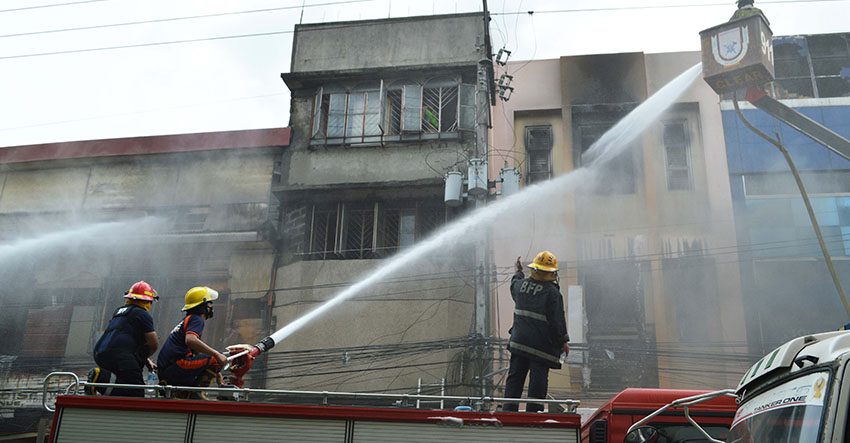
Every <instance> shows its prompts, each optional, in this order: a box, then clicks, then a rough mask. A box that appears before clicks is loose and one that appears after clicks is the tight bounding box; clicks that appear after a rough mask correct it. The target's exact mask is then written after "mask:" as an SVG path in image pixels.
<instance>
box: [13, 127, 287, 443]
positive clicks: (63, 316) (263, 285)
mask: <svg viewBox="0 0 850 443" xmlns="http://www.w3.org/2000/svg"><path fill="white" fill-rule="evenodd" d="M289 137H290V131H289V129H288V128H277V129H262V130H246V131H232V132H217V133H205V134H183V135H169V136H153V137H134V138H123V139H110V140H91V141H80V142H66V143H53V144H44V145H32V146H14V147H7V148H3V149H0V237H2V240H0V241H2V243H3V246H2V247H0V259H2V271H0V279H2V285H0V286H2V289H0V337H2V338H0V387H3V388H18V389H17V391H3V398H2V403H0V415H2V419H0V423H3V424H7V425H9V426H10V427H8V428H0V432H9V431H10V430H13V431H15V432H19V431H20V432H23V431H24V430H32V429H34V421H35V420H37V419H38V417H39V416H40V414H41V396H40V389H41V380H42V379H43V378H44V376H45V375H46V374H47V373H49V372H51V371H54V370H62V371H74V372H77V373H78V374H80V375H82V376H85V374H86V372H87V371H88V370H89V369H90V368H91V367H93V365H94V363H93V361H92V356H91V350H92V348H93V345H94V343H95V341H96V340H97V338H98V337H99V336H100V334H101V332H102V331H103V329H104V327H105V325H106V324H107V322H108V321H109V319H110V318H111V316H112V312H113V311H114V309H115V308H117V307H118V306H120V305H122V304H123V299H122V296H123V294H124V292H125V291H126V290H127V289H128V288H129V287H130V285H131V284H132V283H134V282H136V281H138V280H141V279H144V280H146V281H148V282H150V283H151V284H152V285H153V287H154V288H156V289H157V290H158V291H159V294H160V297H161V298H160V301H159V302H156V303H155V304H154V307H153V309H152V311H151V313H152V315H153V317H154V321H155V325H156V327H157V333H158V335H159V337H160V338H161V340H162V339H164V338H165V337H166V336H167V335H168V333H169V332H170V331H171V329H172V328H173V327H174V326H175V325H176V324H177V323H178V321H179V319H180V318H181V317H182V314H181V312H180V308H181V307H182V304H183V296H184V294H185V293H186V291H187V290H188V289H189V288H191V287H193V286H198V285H208V286H211V287H214V288H216V289H217V290H218V291H219V292H220V294H221V297H220V299H219V300H218V301H217V302H216V315H215V317H214V318H213V319H212V320H210V323H209V324H208V329H207V330H206V331H205V334H204V340H206V341H208V342H209V343H212V344H213V345H214V346H216V347H221V346H223V345H225V344H232V343H241V342H253V341H255V340H258V339H259V338H262V337H263V336H264V335H265V334H266V331H267V329H268V323H269V320H268V316H269V310H268V309H266V306H267V305H268V300H269V289H270V285H271V284H272V274H273V268H272V263H273V261H274V246H275V239H276V238H277V237H278V234H277V232H276V231H277V220H278V218H277V215H278V211H277V203H276V202H277V200H276V199H275V198H274V197H272V195H271V185H272V181H273V177H274V175H275V166H276V162H277V161H278V160H279V159H280V155H281V151H282V150H283V148H285V147H286V146H287V145H288V144H289ZM33 239H35V240H33ZM12 425H14V426H12Z"/></svg>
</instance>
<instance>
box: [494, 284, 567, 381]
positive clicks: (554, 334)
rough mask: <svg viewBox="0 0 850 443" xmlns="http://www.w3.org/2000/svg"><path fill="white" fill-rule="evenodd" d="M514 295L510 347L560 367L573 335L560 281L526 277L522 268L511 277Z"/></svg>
mask: <svg viewBox="0 0 850 443" xmlns="http://www.w3.org/2000/svg"><path fill="white" fill-rule="evenodd" d="M511 297H513V299H514V304H515V308H514V324H513V327H512V328H511V331H510V332H511V339H510V342H509V343H508V349H509V350H510V351H511V352H512V353H514V352H516V353H518V354H521V355H524V356H526V357H528V358H532V359H534V360H538V361H541V362H543V363H544V364H545V365H547V366H549V367H550V368H555V369H557V368H560V367H561V363H560V362H559V358H560V355H561V348H562V346H563V345H564V343H565V342H568V341H569V340H570V338H569V336H567V320H566V318H565V316H564V299H563V297H561V291H560V289H559V288H558V285H557V284H555V283H554V282H545V281H538V280H534V279H532V278H525V274H523V273H522V271H519V272H517V273H516V274H514V276H513V278H512V279H511Z"/></svg>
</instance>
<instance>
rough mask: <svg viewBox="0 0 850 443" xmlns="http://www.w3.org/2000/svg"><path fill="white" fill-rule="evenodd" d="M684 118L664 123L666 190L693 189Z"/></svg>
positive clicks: (687, 131)
mask: <svg viewBox="0 0 850 443" xmlns="http://www.w3.org/2000/svg"><path fill="white" fill-rule="evenodd" d="M688 133H689V130H688V122H687V121H686V120H677V121H669V122H665V123H664V135H663V137H662V141H663V143H664V158H665V166H666V169H667V190H669V191H688V190H690V189H693V182H692V180H691V159H690V156H691V154H690V137H689V134H688Z"/></svg>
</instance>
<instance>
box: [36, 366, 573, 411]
mask: <svg viewBox="0 0 850 443" xmlns="http://www.w3.org/2000/svg"><path fill="white" fill-rule="evenodd" d="M60 376H68V377H71V378H72V381H71V382H70V383H69V384H68V386H67V387H66V388H65V389H64V392H65V394H66V395H84V394H85V391H86V388H122V389H143V390H146V391H148V392H151V391H155V392H156V395H157V397H160V398H165V399H172V398H175V393H178V392H195V393H208V394H216V395H217V396H222V395H224V396H226V398H227V399H228V400H230V399H232V400H234V401H249V397H251V396H252V395H263V396H269V397H277V398H283V399H285V398H297V399H298V400H299V401H303V400H304V399H314V400H315V402H316V403H317V404H321V405H328V404H330V403H331V400H358V399H359V400H371V401H373V402H374V401H375V400H388V401H392V402H393V403H392V404H391V405H388V406H396V407H398V406H401V405H403V406H404V407H406V408H414V405H415V404H416V401H420V402H429V401H430V402H439V401H443V402H456V403H461V404H465V405H470V406H472V407H473V408H475V409H476V410H489V407H490V405H491V404H492V403H540V404H547V405H549V408H550V411H549V412H550V413H561V412H565V413H575V412H576V409H577V408H578V406H579V401H578V400H566V399H564V400H559V399H537V398H533V399H528V398H504V397H486V396H484V397H475V396H457V395H426V394H382V393H372V392H335V391H295V390H285V389H250V388H243V389H239V388H216V387H208V388H201V387H193V386H172V385H130V384H118V383H90V382H86V381H80V379H79V377H78V376H77V375H76V374H74V373H73V372H52V373H50V374H48V375H47V377H45V379H44V387H43V390H42V405H43V406H44V409H46V410H48V411H50V412H53V411H54V410H55V408H52V407H50V406H49V405H48V404H47V397H48V395H47V394H48V392H47V391H48V389H47V387H48V381H50V380H51V379H53V378H57V377H60ZM556 406H559V407H560V408H561V410H560V411H553V410H552V409H553V408H555V407H556Z"/></svg>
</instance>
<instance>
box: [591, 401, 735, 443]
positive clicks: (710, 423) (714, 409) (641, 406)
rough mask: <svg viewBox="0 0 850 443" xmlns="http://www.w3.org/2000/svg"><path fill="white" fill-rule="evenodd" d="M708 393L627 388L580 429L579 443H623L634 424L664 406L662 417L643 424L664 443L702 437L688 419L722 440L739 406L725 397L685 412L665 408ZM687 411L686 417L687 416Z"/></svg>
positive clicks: (700, 404) (691, 440) (692, 440)
mask: <svg viewBox="0 0 850 443" xmlns="http://www.w3.org/2000/svg"><path fill="white" fill-rule="evenodd" d="M707 394H710V392H709V391H692V390H683V389H646V388H628V389H625V390H623V391H622V392H619V393H618V394H616V395H615V396H614V397H613V398H611V399H610V400H608V401H607V402H606V403H605V404H603V405H602V406H600V407H599V409H597V410H596V412H594V413H593V415H591V416H590V417H589V419H588V420H587V421H586V422H585V423H584V424H583V425H582V427H581V442H582V443H622V442H623V441H624V439H625V437H626V434H627V432H628V430H629V427H631V426H632V425H633V424H634V423H635V422H637V421H639V420H641V419H642V418H644V417H646V416H648V415H649V414H651V413H653V412H654V411H656V410H657V409H659V408H661V407H665V409H664V410H663V412H662V414H659V415H657V416H655V418H654V419H652V420H650V421H648V422H646V423H647V424H648V425H650V426H652V427H653V429H655V430H656V432H658V433H659V435H660V436H663V437H664V438H665V440H664V441H666V442H670V443H673V442H696V441H700V439H702V438H703V436H702V434H701V433H700V432H699V430H698V429H696V428H695V427H693V426H691V424H690V422H689V418H690V419H693V420H695V421H696V422H697V423H699V424H700V425H701V426H702V428H703V429H704V430H705V431H707V432H708V433H709V435H711V436H712V437H714V438H725V437H726V435H727V433H728V432H729V427H730V425H731V424H732V419H733V418H734V416H735V411H736V410H737V409H738V405H737V404H736V403H735V400H734V399H733V398H731V397H727V396H719V397H714V398H712V399H711V400H708V401H705V402H701V403H699V404H697V405H696V406H694V407H689V408H688V409H687V411H685V410H684V409H683V408H681V407H678V408H676V407H669V408H666V406H668V405H670V404H672V403H674V402H677V401H679V402H681V401H682V400H681V399H690V398H696V397H700V396H703V395H707ZM686 412H687V415H686Z"/></svg>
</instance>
